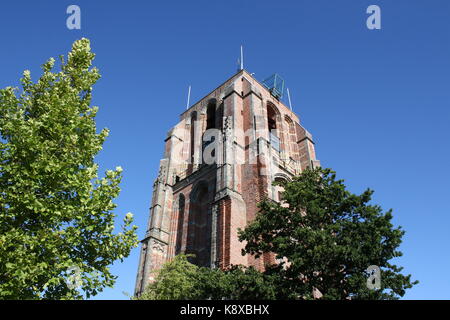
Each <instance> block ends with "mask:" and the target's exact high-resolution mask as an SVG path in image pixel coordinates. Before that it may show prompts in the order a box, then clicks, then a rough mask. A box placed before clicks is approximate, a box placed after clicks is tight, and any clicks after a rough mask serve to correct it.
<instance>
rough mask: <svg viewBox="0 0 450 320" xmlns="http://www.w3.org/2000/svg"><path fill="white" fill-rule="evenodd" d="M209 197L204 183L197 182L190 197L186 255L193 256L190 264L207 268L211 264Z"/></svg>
mask: <svg viewBox="0 0 450 320" xmlns="http://www.w3.org/2000/svg"><path fill="white" fill-rule="evenodd" d="M210 202H211V197H210V193H209V190H208V186H207V184H206V182H204V181H202V182H199V183H198V184H197V185H196V186H195V188H194V190H193V191H192V193H191V196H190V204H189V224H188V232H187V241H186V253H187V254H194V255H195V257H193V258H191V259H190V261H191V263H194V264H196V265H198V266H204V267H209V266H210V264H211V227H212V224H211V223H212V219H211V218H212V217H211V213H210V207H211V203H210Z"/></svg>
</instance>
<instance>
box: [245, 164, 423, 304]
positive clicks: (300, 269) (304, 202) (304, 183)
mask: <svg viewBox="0 0 450 320" xmlns="http://www.w3.org/2000/svg"><path fill="white" fill-rule="evenodd" d="M275 184H278V185H280V186H282V187H283V188H284V192H283V193H282V199H283V200H282V202H281V203H277V202H273V201H271V200H268V199H266V200H264V201H262V202H261V203H260V204H259V208H260V212H259V214H258V215H257V216H256V219H255V220H254V221H253V222H252V223H251V224H249V225H248V226H247V227H246V228H245V230H241V231H240V236H239V239H240V240H241V241H246V246H245V249H244V250H243V253H247V254H255V255H256V256H260V255H261V254H262V253H265V252H273V253H275V254H276V257H277V258H278V259H284V260H283V262H282V263H280V264H279V265H276V266H270V267H268V269H267V271H266V274H272V275H278V277H279V280H280V282H279V283H282V284H283V288H284V289H285V290H284V292H285V293H286V294H285V293H283V294H282V295H285V297H286V298H299V299H312V298H313V294H312V293H313V289H314V288H316V289H318V290H319V291H320V292H321V294H322V295H323V296H322V298H323V299H346V298H352V299H398V298H399V297H401V296H403V295H404V293H405V290H406V289H408V288H411V287H412V286H413V285H414V284H416V283H418V282H417V281H414V282H411V275H407V276H405V275H403V274H401V273H400V272H401V270H402V268H401V267H398V266H396V265H394V264H392V263H391V262H390V260H391V259H393V258H396V257H399V256H401V255H402V253H401V252H400V251H398V250H397V248H398V246H399V245H400V243H401V238H402V236H403V235H404V231H403V230H402V229H401V227H398V228H394V227H393V225H392V223H391V219H392V210H389V211H387V212H384V213H383V210H382V208H381V207H380V206H378V205H372V204H369V202H370V201H371V196H372V194H373V191H372V190H370V189H368V190H366V191H365V192H363V193H362V194H361V195H355V194H352V193H350V192H349V191H347V190H346V187H345V185H344V183H343V181H342V180H336V175H335V172H333V171H332V170H330V169H322V168H317V169H313V170H306V171H304V172H303V173H302V174H301V175H299V176H297V177H294V178H293V180H292V181H289V182H287V181H284V182H276V183H275ZM371 265H376V266H378V267H379V268H380V269H381V288H380V289H378V290H377V289H375V290H373V289H369V288H368V287H367V279H368V277H369V274H368V272H367V271H366V269H367V268H368V267H369V266H371ZM280 289H281V288H280ZM286 289H287V290H286Z"/></svg>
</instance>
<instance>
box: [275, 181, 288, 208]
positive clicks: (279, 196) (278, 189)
mask: <svg viewBox="0 0 450 320" xmlns="http://www.w3.org/2000/svg"><path fill="white" fill-rule="evenodd" d="M274 181H276V182H287V181H288V178H285V177H284V176H276V177H275V179H274ZM283 192H284V188H283V187H282V186H280V185H275V186H274V188H273V200H275V201H278V202H282V201H283Z"/></svg>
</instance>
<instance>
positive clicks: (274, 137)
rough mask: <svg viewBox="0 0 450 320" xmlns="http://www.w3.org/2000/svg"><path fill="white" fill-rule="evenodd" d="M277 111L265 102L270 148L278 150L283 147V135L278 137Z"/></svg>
mask: <svg viewBox="0 0 450 320" xmlns="http://www.w3.org/2000/svg"><path fill="white" fill-rule="evenodd" d="M278 118H279V112H278V110H277V108H276V107H275V106H274V105H273V104H271V103H268V104H267V127H268V129H269V139H270V144H271V145H272V148H274V149H275V150H276V151H278V152H280V151H281V149H282V147H283V137H282V136H281V137H280V133H279V128H278Z"/></svg>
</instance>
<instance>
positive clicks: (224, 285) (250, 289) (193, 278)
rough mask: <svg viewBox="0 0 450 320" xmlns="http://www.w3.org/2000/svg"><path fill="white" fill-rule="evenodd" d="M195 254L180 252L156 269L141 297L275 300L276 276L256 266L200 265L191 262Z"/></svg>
mask: <svg viewBox="0 0 450 320" xmlns="http://www.w3.org/2000/svg"><path fill="white" fill-rule="evenodd" d="M190 256H191V255H183V254H180V255H177V256H175V257H174V259H172V260H171V261H168V262H166V263H165V264H164V265H163V266H162V268H161V269H159V270H155V271H154V281H153V282H151V283H149V284H148V285H147V287H146V288H145V291H144V293H143V294H142V295H141V296H140V297H136V298H135V299H138V300H195V299H201V300H206V299H212V300H221V299H240V300H254V299H274V298H275V296H276V291H277V287H276V286H275V285H274V283H273V278H272V277H269V276H266V275H264V274H263V273H261V272H259V271H257V270H256V269H254V268H251V267H250V268H245V267H243V266H233V267H231V268H230V269H227V270H221V269H219V268H214V269H210V268H205V267H198V266H196V265H194V264H192V263H190V262H189V257H190Z"/></svg>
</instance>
